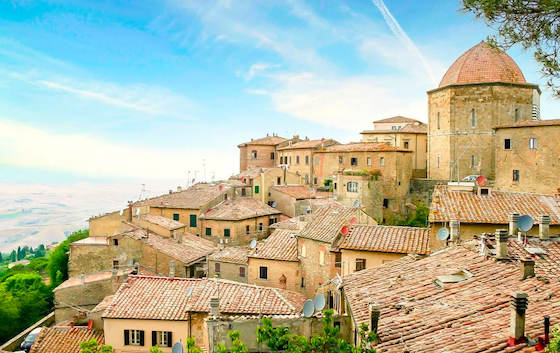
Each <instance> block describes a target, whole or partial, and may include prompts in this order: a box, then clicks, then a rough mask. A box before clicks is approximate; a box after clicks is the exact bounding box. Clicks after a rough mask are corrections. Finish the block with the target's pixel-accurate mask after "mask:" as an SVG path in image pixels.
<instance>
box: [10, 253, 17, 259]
mask: <svg viewBox="0 0 560 353" xmlns="http://www.w3.org/2000/svg"><path fill="white" fill-rule="evenodd" d="M10 259H11V260H12V262H16V261H17V255H16V251H15V250H12V254H11V255H10Z"/></svg>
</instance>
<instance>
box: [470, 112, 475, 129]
mask: <svg viewBox="0 0 560 353" xmlns="http://www.w3.org/2000/svg"><path fill="white" fill-rule="evenodd" d="M471 127H476V111H475V110H474V108H472V109H471Z"/></svg>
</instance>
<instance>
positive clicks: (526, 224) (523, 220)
mask: <svg viewBox="0 0 560 353" xmlns="http://www.w3.org/2000/svg"><path fill="white" fill-rule="evenodd" d="M533 223H534V222H533V218H532V217H531V216H529V215H524V216H521V217H519V219H518V220H517V228H519V229H521V230H522V231H524V232H528V231H530V230H531V228H533Z"/></svg>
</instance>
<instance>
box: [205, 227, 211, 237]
mask: <svg viewBox="0 0 560 353" xmlns="http://www.w3.org/2000/svg"><path fill="white" fill-rule="evenodd" d="M206 235H208V236H211V235H212V228H206Z"/></svg>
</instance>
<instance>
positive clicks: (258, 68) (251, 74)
mask: <svg viewBox="0 0 560 353" xmlns="http://www.w3.org/2000/svg"><path fill="white" fill-rule="evenodd" d="M280 66H281V65H279V64H268V63H263V62H258V63H254V64H253V65H251V67H250V68H249V70H248V71H247V72H245V73H242V72H238V76H241V77H243V79H245V81H251V80H252V79H253V78H255V76H257V75H259V74H260V73H262V72H264V71H266V70H268V69H272V68H277V67H280Z"/></svg>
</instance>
